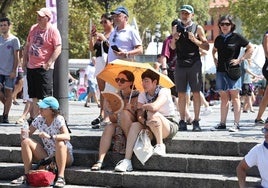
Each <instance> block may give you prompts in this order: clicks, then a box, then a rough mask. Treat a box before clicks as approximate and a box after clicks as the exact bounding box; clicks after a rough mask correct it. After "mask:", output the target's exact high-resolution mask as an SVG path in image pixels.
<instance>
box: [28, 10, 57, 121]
mask: <svg viewBox="0 0 268 188" xmlns="http://www.w3.org/2000/svg"><path fill="white" fill-rule="evenodd" d="M51 17H52V13H51V11H50V10H49V9H48V8H41V9H40V10H39V11H37V24H35V25H33V26H32V27H31V29H30V32H29V35H28V37H27V41H26V45H25V50H24V59H23V60H24V62H23V65H24V67H27V81H28V93H29V97H30V98H32V99H33V104H34V106H33V112H34V117H36V116H37V114H38V112H39V108H38V106H37V105H36V104H37V102H38V100H39V99H43V98H45V97H47V96H52V88H53V69H54V63H55V60H56V59H57V57H58V56H59V55H60V53H61V36H60V32H59V30H58V29H57V28H55V27H54V26H52V24H51V23H50V21H51Z"/></svg>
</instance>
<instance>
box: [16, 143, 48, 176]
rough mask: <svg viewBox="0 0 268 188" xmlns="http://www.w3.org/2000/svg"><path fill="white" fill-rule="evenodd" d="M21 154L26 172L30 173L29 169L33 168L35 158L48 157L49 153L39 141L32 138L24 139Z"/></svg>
mask: <svg viewBox="0 0 268 188" xmlns="http://www.w3.org/2000/svg"><path fill="white" fill-rule="evenodd" d="M21 155H22V160H23V164H24V173H25V174H28V172H29V170H31V167H32V161H33V159H36V160H41V159H43V158H45V157H47V153H46V151H45V150H44V148H43V147H42V146H41V145H40V144H39V143H38V142H36V141H34V140H32V139H30V138H26V139H24V140H22V142H21Z"/></svg>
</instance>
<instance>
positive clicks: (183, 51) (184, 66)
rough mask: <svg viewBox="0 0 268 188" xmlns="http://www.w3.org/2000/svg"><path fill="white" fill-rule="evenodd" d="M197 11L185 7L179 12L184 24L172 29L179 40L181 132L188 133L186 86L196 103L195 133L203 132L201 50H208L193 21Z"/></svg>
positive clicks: (176, 81) (176, 71)
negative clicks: (201, 114) (200, 115)
mask: <svg viewBox="0 0 268 188" xmlns="http://www.w3.org/2000/svg"><path fill="white" fill-rule="evenodd" d="M193 16H194V8H193V7H192V6H191V5H183V6H181V8H180V19H181V22H180V23H178V24H177V27H176V28H175V29H176V30H175V29H173V33H174V35H173V36H174V38H175V40H176V52H177V63H176V68H175V83H176V88H177V91H178V98H179V112H180V117H181V120H180V122H179V131H187V125H186V122H185V120H186V119H185V108H186V91H187V85H188V84H189V85H190V87H191V91H192V92H193V100H194V121H193V122H192V124H193V131H201V128H200V126H199V114H200V106H201V101H200V91H201V86H202V70H201V69H202V63H201V60H200V53H199V48H202V49H204V50H208V49H209V44H208V42H207V39H206V35H205V32H204V29H203V28H202V27H201V26H200V25H197V24H196V23H194V22H193V21H192V18H193Z"/></svg>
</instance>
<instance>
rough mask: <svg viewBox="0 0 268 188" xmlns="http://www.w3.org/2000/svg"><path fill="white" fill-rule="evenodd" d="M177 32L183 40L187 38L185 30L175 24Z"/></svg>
mask: <svg viewBox="0 0 268 188" xmlns="http://www.w3.org/2000/svg"><path fill="white" fill-rule="evenodd" d="M177 32H178V33H180V34H181V36H183V37H184V38H188V31H187V29H186V28H184V27H182V26H180V25H179V24H177Z"/></svg>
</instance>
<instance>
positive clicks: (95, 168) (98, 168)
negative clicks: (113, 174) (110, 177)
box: [91, 161, 102, 171]
mask: <svg viewBox="0 0 268 188" xmlns="http://www.w3.org/2000/svg"><path fill="white" fill-rule="evenodd" d="M101 168H102V162H101V161H97V162H96V163H95V164H94V165H93V166H92V167H91V170H92V171H99V170H101Z"/></svg>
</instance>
